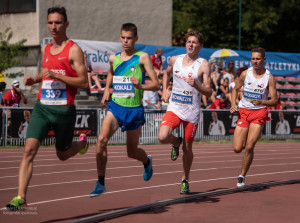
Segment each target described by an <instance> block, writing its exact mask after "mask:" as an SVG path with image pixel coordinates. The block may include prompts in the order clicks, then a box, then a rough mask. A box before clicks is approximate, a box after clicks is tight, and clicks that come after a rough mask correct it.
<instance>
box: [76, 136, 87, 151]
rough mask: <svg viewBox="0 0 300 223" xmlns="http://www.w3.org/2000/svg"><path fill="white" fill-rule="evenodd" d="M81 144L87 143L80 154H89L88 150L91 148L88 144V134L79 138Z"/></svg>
mask: <svg viewBox="0 0 300 223" xmlns="http://www.w3.org/2000/svg"><path fill="white" fill-rule="evenodd" d="M78 141H79V142H85V143H86V144H85V147H83V148H82V149H81V150H80V151H79V153H80V154H85V153H86V152H87V150H88V148H89V144H88V143H87V137H86V134H81V135H80V136H79V140H78Z"/></svg>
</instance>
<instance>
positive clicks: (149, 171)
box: [143, 155, 153, 181]
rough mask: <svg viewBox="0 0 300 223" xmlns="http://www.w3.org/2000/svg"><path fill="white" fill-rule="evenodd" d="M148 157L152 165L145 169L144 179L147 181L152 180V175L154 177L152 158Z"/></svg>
mask: <svg viewBox="0 0 300 223" xmlns="http://www.w3.org/2000/svg"><path fill="white" fill-rule="evenodd" d="M147 157H148V159H149V160H150V164H149V166H148V167H147V168H144V174H143V178H144V180H145V181H148V180H150V179H151V177H152V175H153V168H152V156H150V155H148V156H147Z"/></svg>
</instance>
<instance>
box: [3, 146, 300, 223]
mask: <svg viewBox="0 0 300 223" xmlns="http://www.w3.org/2000/svg"><path fill="white" fill-rule="evenodd" d="M141 147H142V148H144V149H145V150H146V152H147V153H148V154H150V155H152V157H153V168H154V175H153V177H152V179H151V180H150V181H148V182H145V181H143V179H142V173H143V166H142V164H141V163H139V162H138V161H135V160H132V159H129V158H127V156H126V150H125V146H110V147H109V159H108V167H107V173H106V188H107V192H106V193H105V194H103V195H101V196H99V197H96V198H89V197H88V194H89V193H90V192H91V191H92V190H93V188H94V186H95V183H96V179H97V171H96V162H95V147H92V148H90V149H89V151H88V153H87V154H84V155H76V156H75V157H73V158H71V159H70V160H68V161H64V162H62V161H59V160H58V158H57V157H56V154H55V151H54V148H41V149H40V151H39V152H38V155H37V156H36V158H35V161H34V172H33V177H32V180H31V182H30V186H29V189H28V195H27V202H28V204H29V205H30V210H27V211H17V212H10V211H7V210H6V209H5V208H4V207H5V204H6V203H7V202H8V201H9V200H10V199H11V198H12V197H14V196H16V194H17V184H18V166H19V162H20V159H21V156H22V151H23V150H22V149H1V150H0V202H1V207H3V208H2V209H1V213H0V222H18V221H19V222H28V223H29V222H71V221H75V220H78V219H81V218H85V217H88V216H93V215H97V214H100V213H106V212H109V211H112V210H118V209H122V208H126V207H133V206H137V205H142V204H147V203H152V202H156V201H161V200H167V199H172V198H177V197H180V196H183V195H180V194H179V190H180V185H181V176H182V161H181V157H182V153H181V154H180V157H179V158H178V160H177V161H171V159H170V151H171V149H170V146H169V145H141ZM231 147H232V146H231V144H209V145H204V144H195V145H194V148H193V151H194V162H193V166H192V170H191V175H190V190H191V193H192V194H195V193H200V192H208V191H214V190H220V189H228V188H234V187H235V186H236V180H237V175H238V174H239V173H240V168H241V161H242V156H243V153H242V154H235V153H234V152H233V150H232V148H231ZM299 176H300V143H258V144H257V145H256V148H255V158H254V161H253V163H252V166H251V168H250V171H249V173H248V176H247V178H246V184H248V185H249V184H257V183H263V182H270V181H283V180H291V179H299V178H300V177H299ZM299 208H300V184H293V185H284V186H274V187H268V188H265V189H262V190H257V191H246V192H240V193H234V194H227V195H221V196H215V197H208V198H205V199H203V198H202V199H196V200H195V201H192V202H188V203H183V204H174V205H170V206H165V207H160V208H155V209H152V210H148V211H144V212H142V213H136V214H131V215H127V216H122V217H119V218H116V219H111V220H108V222H131V223H132V221H134V222H153V221H154V222H155V221H159V222H170V221H172V222H173V223H175V222H205V223H207V222H208V223H209V222H239V223H240V222H249V223H250V222H251V223H253V221H255V222H256V223H260V222H263V223H266V222H272V223H276V222H278V223H279V222H280V223H281V222H291V223H293V222H298V221H299V219H300V212H299Z"/></svg>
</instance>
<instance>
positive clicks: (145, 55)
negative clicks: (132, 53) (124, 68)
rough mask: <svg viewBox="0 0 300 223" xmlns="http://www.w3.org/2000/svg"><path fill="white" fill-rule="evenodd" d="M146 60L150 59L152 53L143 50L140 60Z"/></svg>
mask: <svg viewBox="0 0 300 223" xmlns="http://www.w3.org/2000/svg"><path fill="white" fill-rule="evenodd" d="M146 60H150V55H149V54H148V53H146V52H142V53H141V55H140V62H144V61H146Z"/></svg>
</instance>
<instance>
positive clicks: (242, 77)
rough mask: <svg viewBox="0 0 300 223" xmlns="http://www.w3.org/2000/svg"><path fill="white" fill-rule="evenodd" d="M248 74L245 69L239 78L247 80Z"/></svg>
mask: <svg viewBox="0 0 300 223" xmlns="http://www.w3.org/2000/svg"><path fill="white" fill-rule="evenodd" d="M246 75H247V70H244V71H243V72H242V73H241V75H240V78H239V80H242V81H245V79H246Z"/></svg>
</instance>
